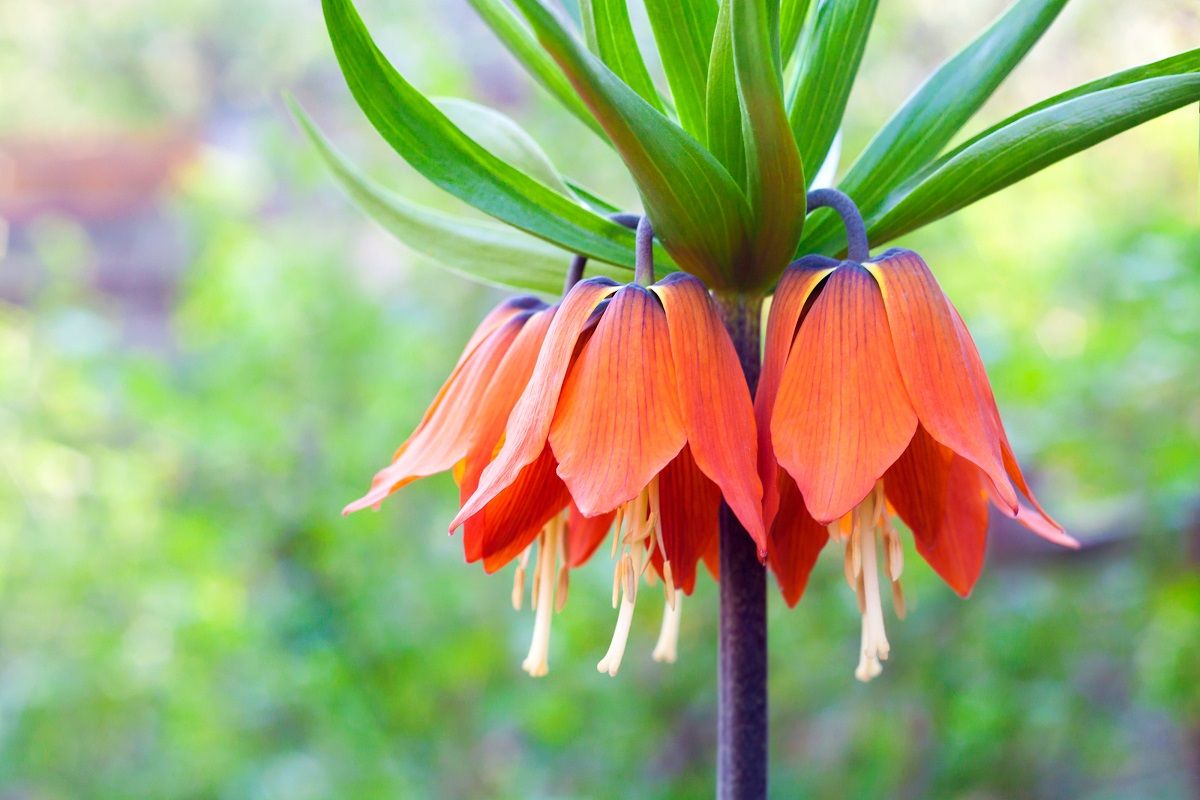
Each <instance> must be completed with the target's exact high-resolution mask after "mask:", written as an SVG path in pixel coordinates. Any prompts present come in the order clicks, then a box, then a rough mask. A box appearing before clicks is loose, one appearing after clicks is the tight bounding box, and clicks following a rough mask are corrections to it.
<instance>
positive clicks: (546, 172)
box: [432, 97, 575, 200]
mask: <svg viewBox="0 0 1200 800" xmlns="http://www.w3.org/2000/svg"><path fill="white" fill-rule="evenodd" d="M432 100H433V104H434V105H435V106H437V107H438V109H439V110H440V111H441V112H442V113H443V114H445V115H446V116H447V117H448V118H449V119H450V121H451V122H453V123H454V125H455V126H456V127H457V128H458V129H459V130H460V131H462V132H463V133H465V134H466V135H467V136H470V137H471V138H472V139H474V140H475V141H476V142H477V143H478V144H479V145H480V146H481V147H482V148H483V149H484V150H487V151H488V152H489V153H491V154H492V155H494V156H496V158H499V159H500V160H501V161H505V162H508V163H509V164H511V165H512V166H514V167H516V168H517V169H519V170H521V171H522V172H524V173H525V174H526V175H528V176H529V177H531V178H533V179H534V180H536V181H538V182H539V183H541V184H542V185H543V186H547V187H549V188H551V189H553V190H554V191H556V192H558V193H559V194H561V195H563V196H565V197H569V198H571V199H572V200H574V199H575V194H574V192H572V191H571V189H570V187H568V186H567V184H566V182H565V181H564V180H563V177H562V176H561V175H559V173H558V170H557V169H555V168H554V164H553V163H552V162H551V161H550V157H549V156H547V155H546V153H545V151H543V150H542V148H541V147H540V146H539V145H538V143H537V142H536V141H534V139H533V137H532V136H530V135H529V134H528V133H526V132H525V129H524V128H522V127H521V126H520V125H518V124H517V123H516V122H515V121H514V120H513V119H512V118H511V117H508V116H506V115H504V114H502V113H500V112H499V111H496V110H495V109H493V108H488V107H487V106H484V105H480V104H479V103H473V102H471V101H470V100H461V99H459V98H456V97H435V98H432Z"/></svg>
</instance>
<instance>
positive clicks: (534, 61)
mask: <svg viewBox="0 0 1200 800" xmlns="http://www.w3.org/2000/svg"><path fill="white" fill-rule="evenodd" d="M467 1H468V2H469V3H470V4H471V7H472V8H474V9H475V13H477V14H478V15H479V16H480V18H481V19H482V20H483V21H484V22H485V23H487V26H488V27H489V28H491V29H492V33H494V34H495V35H496V38H498V39H499V40H500V41H501V43H503V44H504V46H505V47H506V48H507V49H508V51H509V52H510V53H512V55H513V57H514V58H516V59H517V61H518V62H520V64H521V66H523V67H524V68H525V70H526V71H527V72H528V73H529V74H530V75H531V76H533V79H534V80H536V81H537V82H538V83H540V84H541V85H542V87H543V88H544V89H545V90H546V91H548V92H549V93H550V94H551V96H553V97H554V98H555V99H556V100H558V101H559V102H560V103H562V104H563V106H564V107H565V108H566V109H567V110H568V111H570V112H571V113H572V114H573V115H575V117H576V118H577V119H578V120H579V121H580V122H582V123H583V124H584V125H587V126H588V127H589V128H591V129H592V130H593V131H595V132H596V133H597V134H598V135H599V136H600V138H601V139H604V140H605V141H608V136H607V135H606V134H605V133H604V129H603V128H602V127H600V123H599V122H597V121H596V118H595V117H593V116H592V112H590V111H588V109H587V106H585V105H584V104H583V101H582V100H580V99H579V95H577V94H575V90H574V89H572V88H571V82H570V81H568V80H567V78H566V76H565V75H563V74H562V72H561V71H560V70H559V68H558V66H557V65H556V64H555V63H554V59H552V58H550V56H548V55H546V52H545V51H544V50H542V48H541V47H540V46H538V43H537V40H536V39H534V37H533V34H531V33H530V32H529V29H528V28H526V27H525V25H524V24H523V23H522V22H521V20H520V18H519V17H517V15H516V14H514V13H513V11H512V9H510V8H509V7H508V6H506V5H504V3H503V2H501V0H467Z"/></svg>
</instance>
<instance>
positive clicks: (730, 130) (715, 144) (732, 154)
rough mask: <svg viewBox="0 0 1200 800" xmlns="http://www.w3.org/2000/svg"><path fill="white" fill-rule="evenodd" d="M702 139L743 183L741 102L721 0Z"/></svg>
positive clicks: (729, 22) (729, 24)
mask: <svg viewBox="0 0 1200 800" xmlns="http://www.w3.org/2000/svg"><path fill="white" fill-rule="evenodd" d="M704 102H705V117H706V136H705V143H706V144H707V145H708V150H709V152H711V153H712V154H713V155H714V156H715V157H716V159H717V160H718V161H720V162H721V163H722V164H723V165H724V166H725V169H727V170H728V171H729V174H730V175H731V176H732V177H733V180H734V181H736V182H737V184H738V185H739V186H741V185H744V184H745V183H746V146H745V144H743V142H742V105H741V101H740V100H738V88H737V73H736V70H735V69H734V65H733V7H732V5H731V4H730V3H729V2H728V0H725V1H724V2H722V3H721V6H720V10H719V11H718V12H717V27H716V29H715V30H714V31H713V44H712V53H711V55H710V56H709V62H708V84H707V86H706V87H705V96H704Z"/></svg>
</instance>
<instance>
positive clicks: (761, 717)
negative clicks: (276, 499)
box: [717, 295, 767, 800]
mask: <svg viewBox="0 0 1200 800" xmlns="http://www.w3.org/2000/svg"><path fill="white" fill-rule="evenodd" d="M718 302H719V304H720V306H721V315H722V318H723V319H724V321H725V327H726V328H727V329H728V331H729V335H730V337H731V338H732V339H733V343H734V346H735V347H736V348H737V352H738V358H739V359H740V360H741V363H742V372H743V373H744V374H745V376H746V383H747V384H749V386H750V391H751V394H753V392H754V390H755V388H756V387H757V385H758V372H759V360H760V359H759V324H760V317H761V313H762V298H761V297H747V296H744V295H724V296H720V297H718ZM720 585H721V632H720V652H719V656H718V660H719V664H718V666H719V671H718V678H717V680H718V683H719V690H718V692H719V693H718V702H717V796H718V797H719V798H721V800H761V798H764V797H766V796H767V573H766V568H765V567H764V566H763V565H762V564H761V563H760V562H759V560H758V552H757V548H756V547H755V545H754V542H753V541H752V540H751V539H750V535H749V534H748V533H746V529H745V528H743V527H742V525H741V523H740V522H738V520H737V517H736V516H734V514H733V513H732V511H730V509H729V506H728V505H726V504H725V503H722V504H721V583H720Z"/></svg>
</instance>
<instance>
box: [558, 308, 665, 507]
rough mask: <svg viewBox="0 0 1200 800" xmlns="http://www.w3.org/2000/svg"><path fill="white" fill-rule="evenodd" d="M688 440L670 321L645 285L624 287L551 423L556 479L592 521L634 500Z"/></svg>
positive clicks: (586, 349) (570, 380)
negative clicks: (556, 466) (668, 327)
mask: <svg viewBox="0 0 1200 800" xmlns="http://www.w3.org/2000/svg"><path fill="white" fill-rule="evenodd" d="M686 440H687V436H686V434H685V432H684V427H683V419H682V414H681V412H680V409H679V399H678V390H677V389H676V381H675V369H674V367H673V366H672V361H671V344H670V338H669V334H668V331H667V320H666V316H665V314H664V313H663V310H662V307H661V306H660V305H659V304H658V300H656V299H655V298H654V296H653V295H652V294H651V293H650V292H649V291H647V290H646V289H645V288H644V287H642V286H637V285H629V286H625V287H623V288H621V289H620V290H619V291H618V292H617V293H616V294H615V295H614V296H613V298H612V300H611V301H609V305H608V309H607V310H606V311H605V312H604V315H603V316H602V317H601V318H600V322H599V324H598V325H597V326H596V330H595V332H594V333H593V334H592V338H591V339H590V340H589V341H588V342H587V344H585V345H584V346H583V349H582V350H581V351H580V353H579V356H578V358H577V359H576V361H575V364H574V365H573V366H572V368H571V373H570V375H568V376H567V380H566V383H565V384H564V385H563V390H562V396H561V397H560V398H559V403H558V411H557V413H556V414H555V415H554V422H553V424H552V425H551V426H550V446H551V447H552V448H553V449H554V455H555V457H557V458H558V474H559V476H561V477H562V479H563V480H564V481H565V482H566V484H567V486H568V487H569V488H570V490H571V497H572V498H574V500H575V504H576V505H577V506H579V510H580V511H581V512H583V513H584V514H585V515H589V516H594V515H596V514H601V513H604V512H605V511H611V510H613V509H615V508H616V507H617V506H619V505H621V504H622V503H625V502H627V501H629V500H632V499H633V498H634V497H635V496H636V495H637V494H638V492H640V491H641V490H642V489H643V488H645V487H646V486H647V485H648V484H649V483H650V479H651V478H653V477H654V476H655V475H657V474H658V473H659V472H660V471H661V470H662V468H663V467H665V466H666V465H667V462H669V461H670V460H671V459H672V458H674V457H675V455H676V454H677V453H678V452H679V451H680V449H682V447H683V445H684V442H685V441H686Z"/></svg>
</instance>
